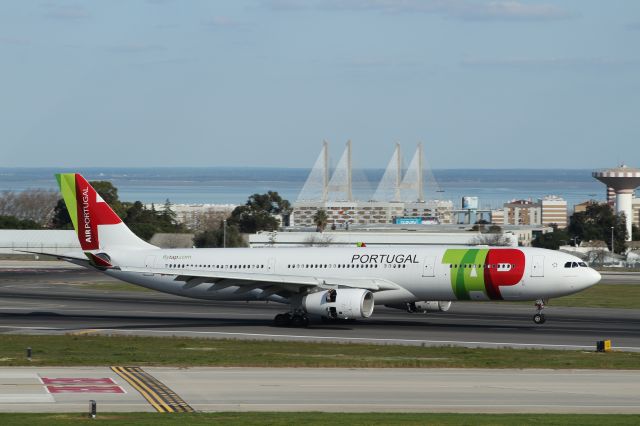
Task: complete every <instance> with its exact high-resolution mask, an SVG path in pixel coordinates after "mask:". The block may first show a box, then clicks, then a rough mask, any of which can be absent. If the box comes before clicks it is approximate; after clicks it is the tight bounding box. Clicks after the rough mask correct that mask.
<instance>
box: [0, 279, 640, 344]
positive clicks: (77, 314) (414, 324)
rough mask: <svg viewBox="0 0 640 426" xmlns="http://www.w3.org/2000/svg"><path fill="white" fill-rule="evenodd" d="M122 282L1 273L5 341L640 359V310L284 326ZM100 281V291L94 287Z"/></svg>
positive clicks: (262, 308) (259, 314)
mask: <svg viewBox="0 0 640 426" xmlns="http://www.w3.org/2000/svg"><path fill="white" fill-rule="evenodd" d="M107 281H108V282H111V283H119V281H115V280H111V279H109V278H107V277H106V276H104V275H102V274H99V273H96V272H92V271H88V270H85V269H60V268H49V269H48V268H43V269H35V268H33V269H29V270H13V269H4V270H2V271H0V333H36V334H42V333H46V334H65V333H73V332H77V333H96V334H136V335H151V336H171V335H176V336H191V337H206V338H238V339H267V340H303V341H336V342H361V343H381V344H405V345H425V346H429V345H431V346H442V345H456V346H466V347H516V348H551V349H584V350H593V349H594V348H595V344H596V341H598V340H602V339H605V338H606V339H611V340H612V344H613V347H614V349H616V350H625V351H640V312H639V311H638V310H630V309H592V308H565V307H556V306H553V304H552V303H551V305H550V306H549V307H548V308H547V309H546V315H547V322H546V323H545V324H544V325H542V326H540V325H535V324H533V322H532V321H531V316H532V315H533V313H534V308H533V306H532V305H530V304H528V303H527V304H519V303H475V302H465V303H455V302H454V304H453V306H452V308H451V310H450V311H449V312H445V313H433V314H431V313H430V314H426V315H425V314H408V313H406V312H403V311H399V310H394V309H388V308H384V307H376V310H375V312H374V315H373V316H372V317H371V318H369V319H366V320H360V321H356V322H345V323H337V324H330V325H327V324H322V323H319V322H317V323H313V324H311V326H310V327H309V328H306V329H300V328H279V327H274V326H273V325H272V319H273V317H274V315H275V314H276V313H278V312H282V311H286V307H285V306H283V305H278V304H274V303H270V304H267V303H265V302H251V303H245V302H210V301H201V300H194V299H186V298H182V297H177V296H171V295H166V294H162V293H156V292H150V291H149V292H146V291H145V292H137V291H113V290H98V289H96V288H91V285H95V287H97V288H99V287H100V284H102V283H105V282H107ZM91 283H93V284H91Z"/></svg>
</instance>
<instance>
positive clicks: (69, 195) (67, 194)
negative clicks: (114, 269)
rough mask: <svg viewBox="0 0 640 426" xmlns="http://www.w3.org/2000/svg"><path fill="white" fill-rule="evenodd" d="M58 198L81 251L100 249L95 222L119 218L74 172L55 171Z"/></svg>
mask: <svg viewBox="0 0 640 426" xmlns="http://www.w3.org/2000/svg"><path fill="white" fill-rule="evenodd" d="M56 179H57V180H58V185H59V186H60V192H61V193H62V198H63V199H64V202H65V204H66V205H67V210H68V211H69V216H71V222H73V227H74V228H75V230H76V233H77V234H78V240H79V241H80V246H81V247H82V249H83V250H97V249H99V248H100V241H99V237H98V225H115V224H118V223H120V222H122V221H121V220H120V218H119V217H118V215H117V214H115V212H114V211H113V210H111V207H109V205H108V204H107V203H106V202H105V201H104V200H103V199H102V197H100V195H99V194H98V193H97V192H96V190H95V189H93V187H92V186H91V185H89V182H87V181H86V180H85V178H83V177H82V176H81V175H80V174H78V173H62V174H57V175H56Z"/></svg>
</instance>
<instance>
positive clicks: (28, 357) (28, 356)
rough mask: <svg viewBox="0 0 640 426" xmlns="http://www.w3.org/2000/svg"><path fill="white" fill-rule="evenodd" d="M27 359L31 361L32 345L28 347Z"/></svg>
mask: <svg viewBox="0 0 640 426" xmlns="http://www.w3.org/2000/svg"><path fill="white" fill-rule="evenodd" d="M27 361H31V347H28V348H27Z"/></svg>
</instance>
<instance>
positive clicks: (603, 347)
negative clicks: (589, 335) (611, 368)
mask: <svg viewBox="0 0 640 426" xmlns="http://www.w3.org/2000/svg"><path fill="white" fill-rule="evenodd" d="M596 352H611V340H598V341H597V342H596Z"/></svg>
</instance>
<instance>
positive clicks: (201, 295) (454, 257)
mask: <svg viewBox="0 0 640 426" xmlns="http://www.w3.org/2000/svg"><path fill="white" fill-rule="evenodd" d="M56 177H57V179H58V184H59V185H60V190H61V192H62V196H63V198H64V201H65V203H66V205H67V209H68V210H69V214H70V216H71V220H72V222H73V226H74V227H75V230H76V232H77V234H78V239H79V241H80V246H81V247H82V252H78V253H69V254H65V255H64V256H58V257H60V258H61V259H65V260H67V261H69V262H72V263H76V264H79V265H82V266H85V267H88V268H95V269H97V270H100V271H102V272H104V273H105V274H107V275H109V276H112V277H115V278H117V279H120V280H122V281H126V282H129V283H133V284H137V285H140V286H143V287H147V288H150V289H154V290H158V291H162V292H165V293H172V294H176V295H180V296H186V297H192V298H198V299H212V300H269V301H274V302H281V303H285V304H288V305H289V311H288V312H287V313H283V314H278V315H276V317H275V319H274V321H275V323H276V325H279V326H285V325H291V326H306V325H307V324H308V323H309V318H308V316H309V315H312V316H316V317H321V318H323V319H326V320H333V319H357V318H367V317H369V316H371V315H372V314H373V310H374V305H387V306H390V307H395V308H400V309H406V310H407V311H409V312H428V311H447V310H448V309H449V307H450V305H451V301H453V300H505V301H517V300H535V301H536V308H537V312H536V314H535V315H534V317H533V320H534V322H535V323H537V324H541V323H544V322H545V317H544V314H543V312H542V311H543V308H544V303H543V301H544V300H547V299H549V298H554V297H559V296H565V295H568V294H572V293H576V292H578V291H581V290H584V289H585V288H587V287H590V286H592V285H594V284H596V283H598V282H599V281H600V274H599V273H598V272H597V271H595V270H593V269H591V268H589V267H588V266H587V265H586V264H585V263H584V262H583V261H582V260H581V259H579V258H577V257H574V256H570V255H568V254H565V253H561V252H556V251H551V250H544V249H538V248H529V247H526V248H524V247H523V248H506V247H480V246H478V247H474V246H468V247H460V246H453V247H446V246H426V247H421V246H415V247H401V248H397V247H376V248H370V247H353V248H297V249H284V248H264V249H257V248H254V249H244V248H234V249H160V248H158V247H155V246H152V245H150V244H148V243H146V242H145V241H143V240H141V239H140V238H138V237H137V236H136V235H135V234H133V232H131V231H130V230H129V228H127V226H126V225H125V224H124V223H123V222H122V220H120V218H119V217H118V216H117V215H116V214H115V213H114V212H113V210H111V208H110V207H109V205H108V204H107V203H106V202H104V200H102V198H101V197H100V195H99V194H98V193H97V192H96V191H95V190H94V189H93V187H91V185H90V184H89V183H88V182H87V181H86V180H85V179H84V178H83V177H82V176H81V175H80V174H76V173H65V174H59V175H56ZM45 254H46V253H45Z"/></svg>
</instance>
